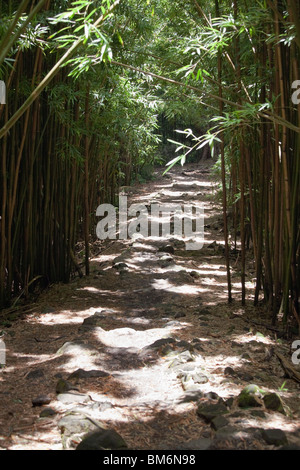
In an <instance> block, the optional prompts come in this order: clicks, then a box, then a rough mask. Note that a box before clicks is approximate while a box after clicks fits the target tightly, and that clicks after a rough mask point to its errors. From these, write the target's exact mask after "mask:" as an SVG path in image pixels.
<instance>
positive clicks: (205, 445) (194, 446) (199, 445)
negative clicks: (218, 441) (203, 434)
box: [176, 438, 213, 450]
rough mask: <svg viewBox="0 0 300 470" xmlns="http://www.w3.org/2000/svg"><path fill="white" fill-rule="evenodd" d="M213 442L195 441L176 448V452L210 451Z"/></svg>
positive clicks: (207, 440) (209, 440) (205, 439)
mask: <svg viewBox="0 0 300 470" xmlns="http://www.w3.org/2000/svg"><path fill="white" fill-rule="evenodd" d="M212 442H213V441H212V440H211V439H209V438H201V439H193V440H191V441H188V442H186V443H184V444H182V445H180V446H178V447H176V450H208V449H209V447H210V446H211V444H212Z"/></svg>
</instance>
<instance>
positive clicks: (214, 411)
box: [197, 403, 228, 422]
mask: <svg viewBox="0 0 300 470" xmlns="http://www.w3.org/2000/svg"><path fill="white" fill-rule="evenodd" d="M226 413H228V410H227V407H226V406H225V405H224V403H216V404H211V403H209V404H205V403H200V405H199V406H198V408H197V414H198V416H200V417H201V418H204V419H205V420H206V421H207V422H211V421H212V420H213V419H214V418H216V417H217V416H220V415H224V414H226Z"/></svg>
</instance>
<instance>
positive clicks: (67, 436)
mask: <svg viewBox="0 0 300 470" xmlns="http://www.w3.org/2000/svg"><path fill="white" fill-rule="evenodd" d="M58 427H59V429H60V432H61V436H62V443H63V448H64V449H70V448H75V447H76V445H77V444H79V442H80V441H81V440H82V438H83V437H84V436H85V435H86V434H88V433H90V432H94V431H97V430H99V429H103V430H105V426H104V425H103V424H102V423H101V422H99V421H97V420H94V419H92V418H90V417H89V416H87V415H85V414H82V413H79V412H70V413H68V414H66V415H65V416H64V417H63V418H62V419H61V420H60V421H59V422H58Z"/></svg>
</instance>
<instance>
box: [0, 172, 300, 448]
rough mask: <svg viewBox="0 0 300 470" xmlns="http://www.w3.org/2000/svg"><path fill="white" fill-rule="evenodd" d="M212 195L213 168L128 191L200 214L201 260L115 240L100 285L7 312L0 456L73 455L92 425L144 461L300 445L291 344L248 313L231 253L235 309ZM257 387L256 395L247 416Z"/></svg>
mask: <svg viewBox="0 0 300 470" xmlns="http://www.w3.org/2000/svg"><path fill="white" fill-rule="evenodd" d="M214 195H215V187H214V184H213V180H212V177H211V174H210V167H209V164H208V163H206V164H201V165H197V166H195V165H194V166H193V165H189V166H187V167H184V169H182V168H176V169H173V171H172V172H171V173H170V174H169V175H168V176H167V177H163V176H161V175H160V174H158V175H157V179H156V180H155V181H153V182H151V183H148V184H144V185H137V186H136V187H134V188H131V189H130V192H129V193H128V198H129V200H130V202H138V203H143V204H147V205H148V206H149V205H150V204H151V203H154V202H160V203H170V202H172V203H175V202H176V203H181V204H183V203H190V204H194V205H196V204H200V203H201V204H203V205H204V212H205V244H204V247H203V249H201V250H195V251H187V250H186V249H185V245H184V243H183V241H182V240H178V239H176V238H172V237H171V238H169V239H164V238H162V237H160V238H158V239H151V238H147V239H136V240H128V241H121V240H113V241H112V240H110V241H107V242H105V243H103V244H102V245H101V252H100V254H98V255H97V256H95V257H94V258H93V259H92V261H91V275H90V276H89V278H85V277H84V278H81V279H79V278H75V279H74V280H73V281H72V282H71V283H70V284H69V285H55V286H52V287H51V288H50V289H49V290H48V291H47V292H44V293H43V294H42V295H41V296H40V297H39V298H38V300H37V302H36V303H35V304H32V305H30V307H28V308H27V313H25V314H23V315H22V317H20V318H17V319H15V318H13V319H12V318H11V316H9V315H7V314H6V312H3V315H2V318H4V319H5V318H6V322H3V323H2V324H3V327H2V337H1V339H2V341H4V342H5V346H6V367H4V368H2V369H1V371H0V397H1V412H0V448H3V449H11V450H14V449H24V450H31V449H32V450H35V449H59V450H60V449H64V448H68V449H74V448H76V446H77V445H78V444H79V443H80V442H81V440H82V438H83V436H84V435H85V434H86V432H87V431H93V430H95V429H98V428H97V426H96V427H95V421H96V422H97V423H100V425H102V424H104V425H105V426H106V427H107V428H108V429H109V430H113V431H115V432H116V433H118V435H120V436H121V437H122V438H123V440H124V441H125V443H126V444H127V446H128V447H129V448H130V449H138V450H149V449H151V450H154V449H157V450H159V449H170V450H171V449H172V450H180V449H191V450H199V449H208V448H209V449H273V448H274V449H275V448H276V449H277V448H280V447H282V446H283V445H298V444H299V445H300V423H299V402H298V395H299V384H298V381H297V378H296V380H295V377H291V378H286V377H285V373H284V369H283V367H282V362H280V360H279V358H280V357H284V358H285V361H287V363H288V364H290V365H291V366H292V367H293V368H294V370H296V369H297V366H294V365H293V364H292V362H291V350H290V346H291V341H286V340H284V339H281V340H280V341H279V340H278V339H277V336H276V331H272V330H270V329H267V328H265V327H263V326H262V325H261V326H258V325H259V324H260V323H265V325H268V319H267V318H266V317H263V321H262V319H260V317H259V314H260V310H259V309H256V310H254V308H253V306H252V305H251V303H249V304H248V305H247V306H246V307H243V308H242V307H241V304H240V297H241V296H240V277H239V256H238V252H237V253H235V252H233V251H232V253H231V264H232V272H233V296H234V302H233V303H232V304H231V305H228V304H227V292H226V286H227V281H226V269H225V260H224V245H223V233H222V216H221V212H220V207H218V205H217V203H216V202H214V201H215V197H214ZM251 268H252V266H251V260H250V261H249V263H248V276H247V280H248V282H247V289H248V292H249V293H250V294H251V292H252V289H253V287H254V284H253V283H252V278H251ZM252 275H253V272H252ZM290 376H292V373H290ZM249 384H251V385H253V384H255V385H256V386H257V389H258V390H255V394H254V395H253V394H251V393H250V395H251V397H252V403H248V405H247V407H244V406H241V403H240V402H239V394H240V393H241V391H242V390H243V389H244V388H245V387H246V386H247V385H249ZM274 393H276V396H275V395H274ZM41 397H42V398H41ZM266 397H270V400H269V401H268V399H267V398H266ZM274 397H275V401H274ZM276 397H277V398H278V397H279V398H280V403H278V400H277V401H276ZM272 399H273V401H272ZM253 400H254V402H253ZM270 403H271V404H270ZM275 430H276V431H275ZM111 445H112V446H113V445H114V444H111ZM110 448H111V447H110Z"/></svg>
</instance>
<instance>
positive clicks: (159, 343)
mask: <svg viewBox="0 0 300 470" xmlns="http://www.w3.org/2000/svg"><path fill="white" fill-rule="evenodd" d="M174 343H176V341H175V339H174V338H161V339H158V340H157V341H154V343H152V344H149V346H146V349H159V348H161V347H163V346H166V345H169V344H174Z"/></svg>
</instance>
